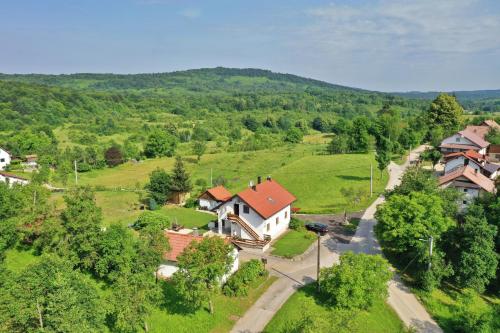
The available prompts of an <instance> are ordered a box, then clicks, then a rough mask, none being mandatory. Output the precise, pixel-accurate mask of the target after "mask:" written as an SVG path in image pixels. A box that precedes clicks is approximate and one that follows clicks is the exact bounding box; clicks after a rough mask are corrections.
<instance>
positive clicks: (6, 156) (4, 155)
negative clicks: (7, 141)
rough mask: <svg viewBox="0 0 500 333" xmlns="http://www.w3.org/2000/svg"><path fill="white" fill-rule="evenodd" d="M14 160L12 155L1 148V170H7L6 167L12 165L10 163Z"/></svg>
mask: <svg viewBox="0 0 500 333" xmlns="http://www.w3.org/2000/svg"><path fill="white" fill-rule="evenodd" d="M11 160H12V156H11V155H10V153H9V152H8V151H7V150H5V149H3V148H2V147H0V170H5V167H6V166H7V165H9V164H10V161H11Z"/></svg>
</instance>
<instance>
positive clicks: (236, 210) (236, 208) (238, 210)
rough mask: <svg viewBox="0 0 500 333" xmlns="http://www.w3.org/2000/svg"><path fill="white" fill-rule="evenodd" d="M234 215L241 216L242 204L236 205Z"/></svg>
mask: <svg viewBox="0 0 500 333" xmlns="http://www.w3.org/2000/svg"><path fill="white" fill-rule="evenodd" d="M234 215H238V216H240V204H237V203H235V204H234Z"/></svg>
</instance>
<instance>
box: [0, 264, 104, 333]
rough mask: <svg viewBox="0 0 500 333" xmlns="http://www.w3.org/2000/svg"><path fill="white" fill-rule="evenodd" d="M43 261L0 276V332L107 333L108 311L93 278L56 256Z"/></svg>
mask: <svg viewBox="0 0 500 333" xmlns="http://www.w3.org/2000/svg"><path fill="white" fill-rule="evenodd" d="M41 259H42V260H40V263H38V264H35V265H31V266H28V267H27V268H26V269H25V270H23V271H22V272H20V273H19V274H9V273H4V274H3V275H2V276H0V288H1V289H2V292H1V293H0V331H5V332H72V331H74V330H75V328H78V331H79V332H102V331H105V310H104V308H103V306H102V303H101V302H100V299H99V295H98V293H97V290H96V288H95V287H94V284H92V282H91V281H90V279H89V278H87V277H85V276H84V275H83V274H82V273H80V272H79V271H78V270H74V269H73V265H72V264H71V263H69V262H67V261H65V260H63V259H60V258H58V257H57V256H54V255H50V256H48V255H45V256H43V257H42V258H41ZM0 274H1V273H0Z"/></svg>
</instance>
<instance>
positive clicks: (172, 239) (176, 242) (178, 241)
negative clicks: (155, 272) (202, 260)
mask: <svg viewBox="0 0 500 333" xmlns="http://www.w3.org/2000/svg"><path fill="white" fill-rule="evenodd" d="M165 236H166V237H167V238H168V243H169V245H170V251H168V252H166V253H165V254H164V256H163V257H164V258H165V259H167V260H170V261H177V256H179V254H181V253H182V252H183V251H184V249H185V248H186V247H188V246H189V244H191V242H193V241H194V242H200V241H201V240H202V239H203V237H202V236H194V235H192V234H181V233H178V232H175V231H170V230H165Z"/></svg>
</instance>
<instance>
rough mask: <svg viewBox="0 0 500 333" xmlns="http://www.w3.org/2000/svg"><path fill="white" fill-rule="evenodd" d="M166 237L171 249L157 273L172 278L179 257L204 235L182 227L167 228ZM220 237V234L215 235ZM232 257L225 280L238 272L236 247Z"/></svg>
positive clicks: (176, 268) (159, 275)
mask: <svg viewBox="0 0 500 333" xmlns="http://www.w3.org/2000/svg"><path fill="white" fill-rule="evenodd" d="M188 232H189V233H188ZM165 237H167V238H168V243H169V245H170V250H169V251H168V252H167V253H165V255H164V259H165V262H164V263H163V264H162V265H160V267H159V268H158V271H157V274H158V277H161V278H170V277H172V275H174V273H175V272H177V271H178V270H179V268H178V267H177V257H178V256H179V255H180V254H181V253H182V252H183V251H184V249H185V248H186V247H188V246H189V244H191V243H192V242H201V240H202V239H203V236H197V235H193V234H192V233H191V230H189V229H182V230H180V231H172V230H165ZM214 237H218V236H214ZM225 241H226V242H228V243H229V242H230V239H229V238H227V239H225ZM230 255H231V257H232V258H233V263H232V266H231V269H230V271H229V274H228V275H226V276H224V277H223V278H222V280H223V281H222V282H224V281H225V280H226V279H227V278H228V277H229V276H230V275H231V274H233V273H234V272H236V271H237V270H238V268H239V253H238V249H237V248H236V247H234V248H233V251H232V252H231V254H230Z"/></svg>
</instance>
